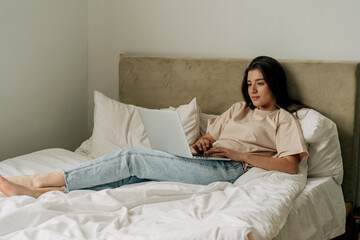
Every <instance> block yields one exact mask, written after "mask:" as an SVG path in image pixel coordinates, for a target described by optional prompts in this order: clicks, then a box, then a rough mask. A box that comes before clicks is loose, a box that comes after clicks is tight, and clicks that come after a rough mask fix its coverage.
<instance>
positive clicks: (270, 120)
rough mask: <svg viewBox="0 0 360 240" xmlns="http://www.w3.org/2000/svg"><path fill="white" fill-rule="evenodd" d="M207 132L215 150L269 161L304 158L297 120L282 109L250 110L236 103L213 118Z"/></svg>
mask: <svg viewBox="0 0 360 240" xmlns="http://www.w3.org/2000/svg"><path fill="white" fill-rule="evenodd" d="M208 132H209V133H210V135H211V136H212V137H213V138H214V139H215V140H217V142H216V143H215V146H217V147H226V148H230V149H233V150H237V151H241V152H245V153H250V154H255V155H258V156H263V157H273V158H276V157H278V158H280V157H284V156H289V155H294V154H300V160H303V159H305V158H307V156H308V152H307V148H306V145H305V142H304V137H303V135H302V132H301V128H300V125H299V123H298V121H297V120H296V119H295V118H294V117H293V116H292V115H291V113H289V112H287V111H286V110H284V109H282V108H280V109H277V110H275V111H263V110H259V109H254V110H252V109H250V108H249V107H246V104H245V102H238V103H235V104H234V105H232V106H231V107H230V108H229V109H228V110H227V111H226V112H224V113H223V114H221V115H220V116H219V117H217V118H216V119H215V120H214V121H213V122H212V123H211V124H210V125H209V128H208ZM245 167H246V168H247V166H245Z"/></svg>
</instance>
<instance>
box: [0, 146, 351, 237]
mask: <svg viewBox="0 0 360 240" xmlns="http://www.w3.org/2000/svg"><path fill="white" fill-rule="evenodd" d="M89 160H91V159H90V158H87V157H85V156H82V155H79V154H76V153H73V152H70V151H67V150H64V149H47V150H43V151H39V152H36V153H32V154H28V155H24V156H20V157H17V158H13V159H9V160H5V161H3V162H1V163H0V173H1V174H3V175H4V176H14V175H21V174H35V173H44V172H49V171H52V170H56V169H64V168H65V169H66V168H69V167H72V166H74V165H77V164H79V163H82V162H85V161H89ZM248 173H249V172H248ZM248 173H247V174H245V175H243V177H241V178H240V179H239V180H238V181H237V182H236V183H235V184H229V183H213V184H210V185H208V186H199V185H191V184H181V183H168V182H163V183H158V182H149V183H142V184H136V185H129V186H124V187H122V188H118V189H108V190H104V191H100V192H93V191H85V190H83V191H73V192H71V193H69V194H67V195H65V194H63V193H60V192H49V193H46V194H44V195H43V196H41V197H40V198H39V199H38V200H36V199H33V198H31V197H27V196H17V197H13V198H11V199H7V198H5V197H3V196H2V197H0V238H1V239H14V238H21V239H35V238H39V239H40V238H41V239H110V238H111V239H272V238H274V237H275V236H276V235H277V237H276V239H328V238H330V237H334V236H336V235H339V234H341V233H343V232H344V230H345V223H344V222H345V207H344V203H343V199H342V193H341V192H340V194H339V191H341V188H340V187H339V186H338V185H337V184H336V183H335V182H334V181H333V180H332V179H331V178H321V179H309V180H308V181H307V184H306V186H305V188H304V190H303V191H301V189H302V187H303V186H302V180H301V179H303V178H304V176H294V177H292V178H288V177H287V175H285V174H281V173H276V172H268V171H263V170H261V169H253V170H252V171H251V173H249V174H248ZM274 181H275V182H274ZM276 181H283V182H287V183H288V184H287V185H286V183H285V184H284V185H281V186H280V187H279V186H275V185H276ZM274 183H275V184H274ZM334 183H335V185H334ZM267 184H269V186H270V185H274V186H273V189H271V191H274V190H276V191H280V192H281V194H280V195H279V196H285V197H279V196H277V195H275V194H274V195H273V194H272V192H271V191H269V192H266V188H265V189H264V186H267ZM304 184H305V180H304ZM278 185H279V184H278ZM243 186H244V187H243ZM293 186H295V187H293ZM276 187H277V188H276ZM258 189H259V190H260V191H261V192H262V194H260V195H253V194H252V192H253V191H256V190H258ZM264 190H265V191H264ZM269 190H270V189H269ZM300 192H301V193H300ZM339 196H340V197H339ZM296 197H297V198H296ZM295 198H296V201H294V200H295ZM265 200H267V201H268V202H266V201H265ZM319 200H320V202H319ZM334 200H335V201H334ZM259 203H262V204H259ZM318 204H320V205H318ZM341 204H342V205H341ZM259 205H263V206H259ZM341 206H343V208H342V207H341ZM262 207H267V208H268V210H267V211H264V209H262ZM319 207H320V208H319ZM280 210H281V211H280ZM289 213H290V214H289ZM286 219H287V220H286ZM283 226H284V227H283ZM319 229H320V232H319ZM280 230H281V231H280ZM305 233H306V234H305Z"/></svg>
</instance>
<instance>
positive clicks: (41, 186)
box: [0, 56, 308, 198]
mask: <svg viewBox="0 0 360 240" xmlns="http://www.w3.org/2000/svg"><path fill="white" fill-rule="evenodd" d="M242 94H243V97H244V99H245V102H239V103H235V104H234V105H233V106H231V107H230V109H228V110H227V111H226V112H224V113H223V114H222V115H220V116H219V117H218V118H216V119H215V121H214V122H213V123H212V124H211V125H210V126H209V131H208V133H206V134H205V135H204V136H202V137H201V138H200V139H199V140H198V141H197V142H196V143H195V144H194V145H193V146H192V147H193V148H194V150H195V151H197V152H205V153H206V154H215V155H217V156H224V157H228V158H230V159H231V160H232V161H207V160H201V159H188V158H184V157H177V156H174V155H171V154H168V153H165V152H160V151H156V150H151V149H145V148H139V147H129V148H125V149H121V150H119V151H116V152H113V153H111V154H109V155H106V156H103V157H100V158H98V159H95V160H93V161H89V162H86V163H84V164H81V165H79V166H77V167H75V168H72V169H70V170H65V171H58V172H51V173H47V174H40V175H31V176H30V175H28V176H17V177H12V178H8V179H5V178H4V177H2V176H1V175H0V191H1V192H2V193H4V194H5V195H6V196H14V195H29V196H33V197H35V198H37V197H39V196H40V195H42V194H43V193H45V192H48V191H53V190H59V191H63V192H69V191H72V190H78V189H92V190H101V189H105V188H116V187H120V186H122V185H124V184H131V183H137V182H142V181H151V180H153V181H175V182H183V183H191V184H210V183H212V182H215V181H227V182H234V181H235V180H236V179H237V178H238V177H240V176H241V175H242V174H243V173H244V172H245V171H247V170H248V169H249V168H250V167H251V166H255V167H259V168H263V169H266V170H276V171H281V172H285V173H289V174H295V173H297V171H298V165H299V162H300V161H301V160H303V159H305V158H306V157H307V155H308V153H307V149H306V147H305V143H304V139H303V136H302V132H301V129H300V127H299V124H298V122H297V121H296V119H295V118H294V117H293V116H292V115H291V112H294V111H296V110H297V109H300V108H301V107H303V105H301V104H300V103H299V102H295V101H292V100H291V99H290V98H289V96H288V92H287V85H286V76H285V73H284V70H283V69H282V67H281V65H280V64H279V62H277V61H276V60H275V59H273V58H270V57H266V56H261V57H257V58H255V59H254V60H253V61H252V62H251V63H250V65H249V67H248V68H247V69H246V71H245V74H244V79H243V83H242Z"/></svg>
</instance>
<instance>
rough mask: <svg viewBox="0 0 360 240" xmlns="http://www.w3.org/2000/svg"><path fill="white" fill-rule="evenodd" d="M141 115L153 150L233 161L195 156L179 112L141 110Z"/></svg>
mask: <svg viewBox="0 0 360 240" xmlns="http://www.w3.org/2000/svg"><path fill="white" fill-rule="evenodd" d="M139 114H140V117H141V120H142V122H143V124H144V127H145V130H146V133H147V137H148V139H149V142H150V145H151V147H152V148H153V149H155V150H160V151H164V152H168V153H171V154H173V155H176V156H181V157H187V158H199V159H204V160H220V161H231V159H229V158H223V157H217V156H212V155H201V154H193V153H192V152H191V150H190V147H189V144H188V142H187V140H186V136H185V132H184V129H183V126H182V125H181V121H180V117H179V115H178V113H177V112H175V111H162V110H153V109H143V108H139Z"/></svg>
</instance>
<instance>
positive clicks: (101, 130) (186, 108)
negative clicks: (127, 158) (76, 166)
mask: <svg viewBox="0 0 360 240" xmlns="http://www.w3.org/2000/svg"><path fill="white" fill-rule="evenodd" d="M94 101H95V109H94V130H93V135H92V144H91V153H90V154H89V156H90V157H92V158H98V157H100V156H103V155H105V154H108V153H111V152H113V151H116V150H119V149H121V148H124V147H128V146H142V147H147V148H150V143H149V140H148V138H147V136H146V132H145V129H144V126H143V124H142V121H141V118H140V115H139V113H138V108H139V107H137V106H134V105H129V104H124V103H121V102H118V101H116V100H113V99H110V98H108V97H106V96H105V95H104V94H102V93H100V92H97V91H95V92H94ZM162 110H167V111H169V110H170V111H177V112H178V114H179V116H180V120H181V123H182V125H183V127H184V131H185V135H186V138H187V140H188V143H189V145H190V144H193V143H194V142H195V141H196V139H197V138H198V135H199V131H200V129H199V123H200V116H199V111H198V108H197V103H196V98H194V99H193V100H192V101H191V102H190V103H189V104H185V105H181V106H179V107H178V108H173V107H170V108H168V109H162Z"/></svg>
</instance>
